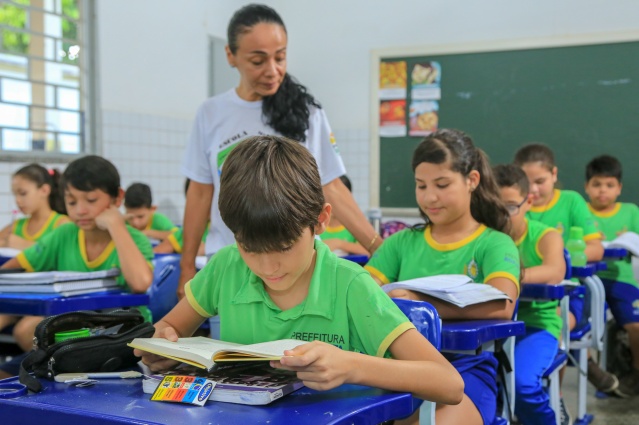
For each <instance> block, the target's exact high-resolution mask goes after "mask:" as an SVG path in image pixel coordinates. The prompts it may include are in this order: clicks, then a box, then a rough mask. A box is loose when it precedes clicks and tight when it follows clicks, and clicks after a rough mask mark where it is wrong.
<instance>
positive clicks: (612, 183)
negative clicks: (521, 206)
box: [586, 155, 639, 397]
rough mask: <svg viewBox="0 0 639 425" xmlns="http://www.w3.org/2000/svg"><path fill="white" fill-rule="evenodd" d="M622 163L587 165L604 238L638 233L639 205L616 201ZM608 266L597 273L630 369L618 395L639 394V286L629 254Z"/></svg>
mask: <svg viewBox="0 0 639 425" xmlns="http://www.w3.org/2000/svg"><path fill="white" fill-rule="evenodd" d="M621 175H622V168H621V163H620V162H619V160H617V159H616V158H614V157H612V156H609V155H602V156H599V157H597V158H594V159H593V160H592V161H590V162H589V163H588V165H587V166H586V193H587V194H588V197H589V198H590V204H589V205H588V206H589V208H590V211H591V212H592V214H593V215H594V218H595V223H596V224H597V227H598V229H599V231H600V232H601V234H602V235H603V236H604V238H605V240H607V241H610V240H613V239H615V238H616V237H617V236H619V235H620V234H622V233H625V232H634V233H639V208H637V206H636V205H635V204H629V203H625V202H617V198H618V197H619V195H620V194H621V187H622V184H621ZM606 263H607V265H608V268H607V270H605V271H601V272H599V273H598V275H599V276H600V277H601V281H602V282H603V284H604V288H605V290H606V301H607V302H608V307H610V310H611V311H612V314H613V316H614V317H615V320H616V321H617V324H618V325H619V326H622V327H623V328H624V329H625V330H626V331H627V332H628V340H629V342H630V352H631V353H632V372H631V373H629V374H627V375H625V376H624V377H622V378H621V379H620V380H619V387H618V388H617V389H616V391H615V392H616V393H617V394H618V395H620V396H621V397H631V396H634V395H637V394H639V285H638V284H637V280H636V279H635V276H634V274H633V271H632V263H631V257H630V256H627V257H626V258H623V259H621V260H614V261H606Z"/></svg>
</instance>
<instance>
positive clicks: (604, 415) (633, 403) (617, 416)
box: [562, 367, 639, 425]
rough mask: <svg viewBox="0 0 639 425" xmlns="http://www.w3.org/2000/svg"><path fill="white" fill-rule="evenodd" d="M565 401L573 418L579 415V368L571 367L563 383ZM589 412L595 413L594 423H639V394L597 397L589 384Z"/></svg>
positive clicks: (606, 424)
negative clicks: (626, 397) (629, 397)
mask: <svg viewBox="0 0 639 425" xmlns="http://www.w3.org/2000/svg"><path fill="white" fill-rule="evenodd" d="M562 393H563V396H564V401H565V403H566V406H567V407H568V410H569V411H570V413H571V415H572V417H573V419H576V416H577V368H575V367H569V368H568V369H567V371H566V375H565V377H564V382H563V385H562ZM586 409H587V412H588V413H590V414H592V415H594V420H593V422H592V423H593V424H601V425H639V396H637V397H634V398H632V399H622V398H617V397H607V398H597V397H595V390H594V387H592V385H590V384H589V385H588V401H587V403H586Z"/></svg>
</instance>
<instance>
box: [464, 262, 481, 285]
mask: <svg viewBox="0 0 639 425" xmlns="http://www.w3.org/2000/svg"><path fill="white" fill-rule="evenodd" d="M464 274H465V275H466V276H468V277H470V278H471V279H472V280H475V279H476V278H477V275H479V266H478V265H477V262H476V261H475V259H474V258H473V259H472V260H470V262H469V263H468V264H466V265H465V266H464Z"/></svg>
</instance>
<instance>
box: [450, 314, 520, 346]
mask: <svg viewBox="0 0 639 425" xmlns="http://www.w3.org/2000/svg"><path fill="white" fill-rule="evenodd" d="M525 333H526V325H525V324H524V322H518V321H513V320H503V319H501V320H499V319H489V320H463V321H451V320H446V321H444V322H443V323H442V348H441V351H448V352H478V351H481V349H482V347H483V346H484V345H485V344H491V343H492V342H494V341H496V340H500V339H504V338H508V337H511V336H519V335H524V334H525Z"/></svg>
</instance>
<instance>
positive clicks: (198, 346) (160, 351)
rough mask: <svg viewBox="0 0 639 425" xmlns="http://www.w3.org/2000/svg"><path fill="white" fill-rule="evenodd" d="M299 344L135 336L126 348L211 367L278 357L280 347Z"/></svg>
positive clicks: (280, 351) (203, 367)
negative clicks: (170, 339)
mask: <svg viewBox="0 0 639 425" xmlns="http://www.w3.org/2000/svg"><path fill="white" fill-rule="evenodd" d="M302 344H305V341H298V340H296V339H280V340H277V341H270V342H261V343H259V344H250V345H242V344H236V343H233V342H226V341H218V340H217V339H211V338H206V337H202V336H198V337H191V338H179V339H178V340H177V342H171V341H169V340H167V339H164V338H135V339H134V340H133V341H131V342H130V343H129V347H133V348H138V349H140V350H144V351H147V352H149V353H153V354H157V355H158V356H163V357H168V358H169V359H173V360H177V361H179V362H183V363H188V364H190V365H193V366H197V367H200V368H202V369H206V370H212V369H213V367H214V366H215V363H219V362H248V361H265V360H279V359H281V358H282V357H283V356H284V350H292V349H293V348H295V347H297V346H299V345H302Z"/></svg>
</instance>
